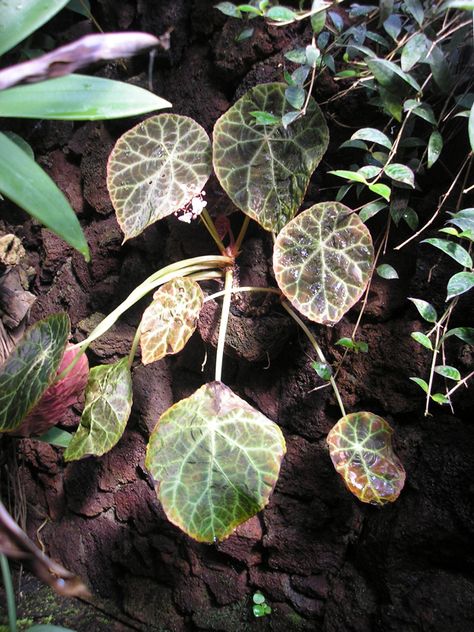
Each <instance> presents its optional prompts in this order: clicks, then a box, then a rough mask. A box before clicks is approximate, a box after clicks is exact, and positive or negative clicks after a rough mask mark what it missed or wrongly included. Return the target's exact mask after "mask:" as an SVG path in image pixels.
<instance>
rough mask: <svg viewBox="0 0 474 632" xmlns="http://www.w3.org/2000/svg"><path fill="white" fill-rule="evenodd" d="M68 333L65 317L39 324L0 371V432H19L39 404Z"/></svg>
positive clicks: (22, 341) (21, 342) (28, 332)
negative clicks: (29, 414) (28, 415)
mask: <svg viewBox="0 0 474 632" xmlns="http://www.w3.org/2000/svg"><path fill="white" fill-rule="evenodd" d="M69 332H70V323H69V318H68V316H67V315H66V314H53V315H52V316H48V318H45V319H44V320H40V321H38V322H37V323H35V324H34V325H33V326H32V327H31V328H30V329H29V330H28V331H27V332H26V334H25V335H24V336H23V338H22V339H21V340H20V342H19V343H18V344H17V345H16V347H15V348H14V350H13V351H12V353H11V354H10V355H9V356H8V357H7V359H6V360H5V362H4V363H3V365H2V366H1V367H0V432H11V431H14V430H16V429H17V428H18V427H19V426H20V425H21V422H22V421H23V419H24V418H25V417H26V415H27V414H28V413H29V412H30V410H32V409H33V408H34V406H35V405H36V404H37V403H38V402H39V400H40V399H41V396H42V395H43V393H44V392H45V390H46V389H47V388H48V386H50V384H51V383H52V381H53V379H54V377H55V376H56V372H57V369H58V366H59V363H60V362H61V358H62V356H63V354H64V349H65V347H66V342H67V339H68V337H69Z"/></svg>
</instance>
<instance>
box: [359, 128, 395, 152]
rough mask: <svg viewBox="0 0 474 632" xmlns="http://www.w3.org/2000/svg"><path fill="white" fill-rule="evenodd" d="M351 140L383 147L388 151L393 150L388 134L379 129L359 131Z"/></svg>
mask: <svg viewBox="0 0 474 632" xmlns="http://www.w3.org/2000/svg"><path fill="white" fill-rule="evenodd" d="M351 140H366V141H369V142H371V143H377V144H378V145H382V146H383V147H386V148H387V149H391V148H392V145H393V143H392V141H391V140H390V138H389V137H388V136H387V135H386V134H384V133H383V132H381V131H380V130H378V129H374V128H373V127H364V128H362V129H359V130H357V132H355V133H354V134H352V136H351Z"/></svg>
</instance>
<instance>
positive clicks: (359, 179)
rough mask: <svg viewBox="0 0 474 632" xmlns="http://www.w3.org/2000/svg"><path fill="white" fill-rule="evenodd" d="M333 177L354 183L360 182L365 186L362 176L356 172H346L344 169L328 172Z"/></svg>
mask: <svg viewBox="0 0 474 632" xmlns="http://www.w3.org/2000/svg"><path fill="white" fill-rule="evenodd" d="M328 173H331V174H332V175H333V176H338V177H339V178H346V180H353V181H354V182H361V183H362V184H367V181H366V179H365V178H364V176H363V175H362V174H360V173H358V172H357V171H347V170H346V169H336V171H328Z"/></svg>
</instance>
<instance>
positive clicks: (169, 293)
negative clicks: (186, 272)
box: [140, 278, 204, 364]
mask: <svg viewBox="0 0 474 632" xmlns="http://www.w3.org/2000/svg"><path fill="white" fill-rule="evenodd" d="M153 299H154V300H153V302H152V303H151V305H149V306H148V307H147V309H146V310H145V311H144V312H143V317H142V321H141V323H140V330H141V337H140V344H141V348H142V362H143V364H149V363H150V362H156V360H160V359H161V358H164V357H165V356H166V355H168V354H170V353H178V351H181V349H182V348H183V347H184V345H185V344H186V343H187V341H188V340H189V338H190V337H191V336H192V334H193V332H194V330H195V329H196V325H197V321H198V318H199V314H200V312H201V308H202V305H203V302H204V296H203V293H202V290H201V288H200V286H199V284H198V283H196V281H193V280H192V279H188V278H177V279H173V280H172V281H169V282H168V283H165V284H164V285H162V286H161V287H160V289H159V290H158V291H157V292H155V294H154V295H153Z"/></svg>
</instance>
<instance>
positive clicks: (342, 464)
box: [327, 412, 405, 505]
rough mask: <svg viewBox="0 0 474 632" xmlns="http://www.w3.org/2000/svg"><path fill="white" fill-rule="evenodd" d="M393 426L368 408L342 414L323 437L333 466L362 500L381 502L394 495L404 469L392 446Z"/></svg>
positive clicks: (378, 503) (376, 503) (365, 501)
mask: <svg viewBox="0 0 474 632" xmlns="http://www.w3.org/2000/svg"><path fill="white" fill-rule="evenodd" d="M392 433H393V430H392V428H391V426H390V424H388V422H386V421H385V419H382V417H379V416H378V415H374V413H369V412H359V413H351V414H349V415H346V416H345V417H342V419H340V420H339V421H338V422H337V424H336V425H335V426H334V427H333V428H332V430H331V431H330V432H329V434H328V437H327V443H328V446H329V454H330V456H331V460H332V462H333V464H334V467H335V468H336V470H337V471H338V472H339V474H340V475H341V476H342V478H343V480H344V482H345V484H346V486H347V487H348V488H349V490H350V491H351V492H352V493H353V494H354V495H355V496H357V498H359V500H361V501H362V502H364V503H372V504H375V505H384V504H385V503H387V502H393V501H394V500H396V499H397V498H398V496H399V495H400V492H401V491H402V488H403V485H404V483H405V469H404V467H403V465H402V463H401V462H400V459H399V458H398V457H397V455H396V454H395V453H394V451H393V449H392Z"/></svg>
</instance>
